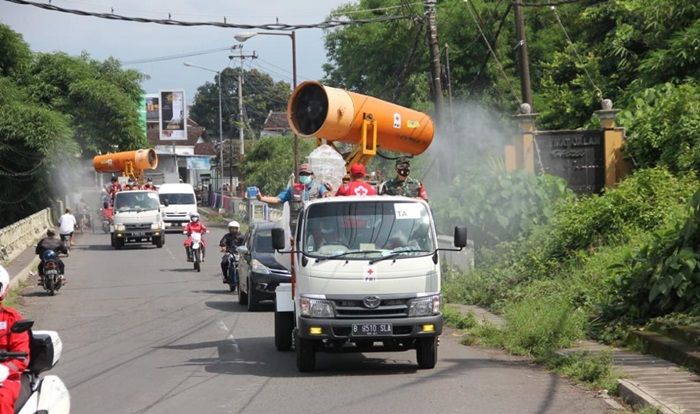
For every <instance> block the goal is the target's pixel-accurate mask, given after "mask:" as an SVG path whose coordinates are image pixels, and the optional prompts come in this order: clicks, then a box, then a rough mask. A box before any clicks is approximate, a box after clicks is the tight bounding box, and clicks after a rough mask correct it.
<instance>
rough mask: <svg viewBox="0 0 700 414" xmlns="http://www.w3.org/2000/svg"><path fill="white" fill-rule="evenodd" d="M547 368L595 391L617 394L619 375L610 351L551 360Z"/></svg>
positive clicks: (584, 353)
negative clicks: (602, 390) (601, 390)
mask: <svg viewBox="0 0 700 414" xmlns="http://www.w3.org/2000/svg"><path fill="white" fill-rule="evenodd" d="M547 366H548V367H549V368H550V369H553V370H555V371H557V372H558V373H559V374H561V375H563V376H565V377H567V378H571V379H574V380H576V381H580V382H583V383H584V384H586V385H588V386H589V387H591V388H593V389H605V390H608V392H609V393H611V394H615V393H616V392H617V377H618V375H617V373H616V372H615V370H614V369H613V367H612V353H611V352H609V351H607V352H599V353H595V354H591V353H586V352H581V353H575V354H571V355H567V356H563V357H561V356H558V357H554V358H552V359H551V360H549V361H548V362H547Z"/></svg>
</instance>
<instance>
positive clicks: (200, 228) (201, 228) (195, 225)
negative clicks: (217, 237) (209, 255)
mask: <svg viewBox="0 0 700 414" xmlns="http://www.w3.org/2000/svg"><path fill="white" fill-rule="evenodd" d="M206 232H207V226H205V225H204V224H202V223H201V222H200V221H199V213H192V214H190V222H189V223H187V226H185V231H184V233H185V234H187V239H185V253H187V261H188V262H191V261H193V260H194V259H193V258H192V250H191V249H190V246H191V245H192V233H200V234H202V261H204V256H205V253H206V247H207V244H206V242H205V241H204V237H203V236H204V233H206Z"/></svg>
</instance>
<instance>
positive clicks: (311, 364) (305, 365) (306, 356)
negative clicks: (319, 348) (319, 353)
mask: <svg viewBox="0 0 700 414" xmlns="http://www.w3.org/2000/svg"><path fill="white" fill-rule="evenodd" d="M294 338H295V339H296V344H294V348H295V349H296V354H297V370H299V372H311V371H313V370H314V368H316V349H315V348H314V341H313V340H311V339H304V338H300V337H299V334H298V333H297V334H296V335H295V336H294Z"/></svg>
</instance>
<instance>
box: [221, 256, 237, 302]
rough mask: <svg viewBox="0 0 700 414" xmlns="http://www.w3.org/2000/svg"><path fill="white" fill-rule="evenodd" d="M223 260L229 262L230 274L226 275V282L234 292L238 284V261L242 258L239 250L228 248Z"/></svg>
mask: <svg viewBox="0 0 700 414" xmlns="http://www.w3.org/2000/svg"><path fill="white" fill-rule="evenodd" d="M221 260H222V261H224V260H225V261H227V262H228V274H226V275H224V283H226V284H228V287H229V290H230V291H231V292H233V291H235V290H236V287H237V286H238V261H239V260H240V255H239V254H238V252H230V251H229V250H228V249H227V250H226V252H225V253H224V257H223V258H222V259H221Z"/></svg>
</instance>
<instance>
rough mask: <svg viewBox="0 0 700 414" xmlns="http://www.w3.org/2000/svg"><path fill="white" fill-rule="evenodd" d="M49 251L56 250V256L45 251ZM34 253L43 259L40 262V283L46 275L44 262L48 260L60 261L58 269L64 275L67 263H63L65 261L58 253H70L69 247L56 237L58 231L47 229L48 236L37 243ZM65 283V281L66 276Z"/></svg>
mask: <svg viewBox="0 0 700 414" xmlns="http://www.w3.org/2000/svg"><path fill="white" fill-rule="evenodd" d="M47 252H54V255H55V258H54V257H49V256H50V255H47V254H45V253H47ZM34 253H36V254H38V255H39V259H40V260H41V261H40V262H39V268H38V270H39V283H40V284H41V278H42V277H44V263H45V262H46V260H56V262H58V271H59V272H60V273H61V274H62V275H63V274H64V271H65V265H64V264H63V261H62V260H61V259H59V257H58V254H59V253H63V254H65V255H67V254H68V249H67V248H66V245H65V244H63V243H61V240H59V239H57V238H56V232H55V231H53V229H48V230H46V237H44V238H43V239H41V240H39V243H37V245H36V248H35V249H34ZM64 283H65V276H64Z"/></svg>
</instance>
